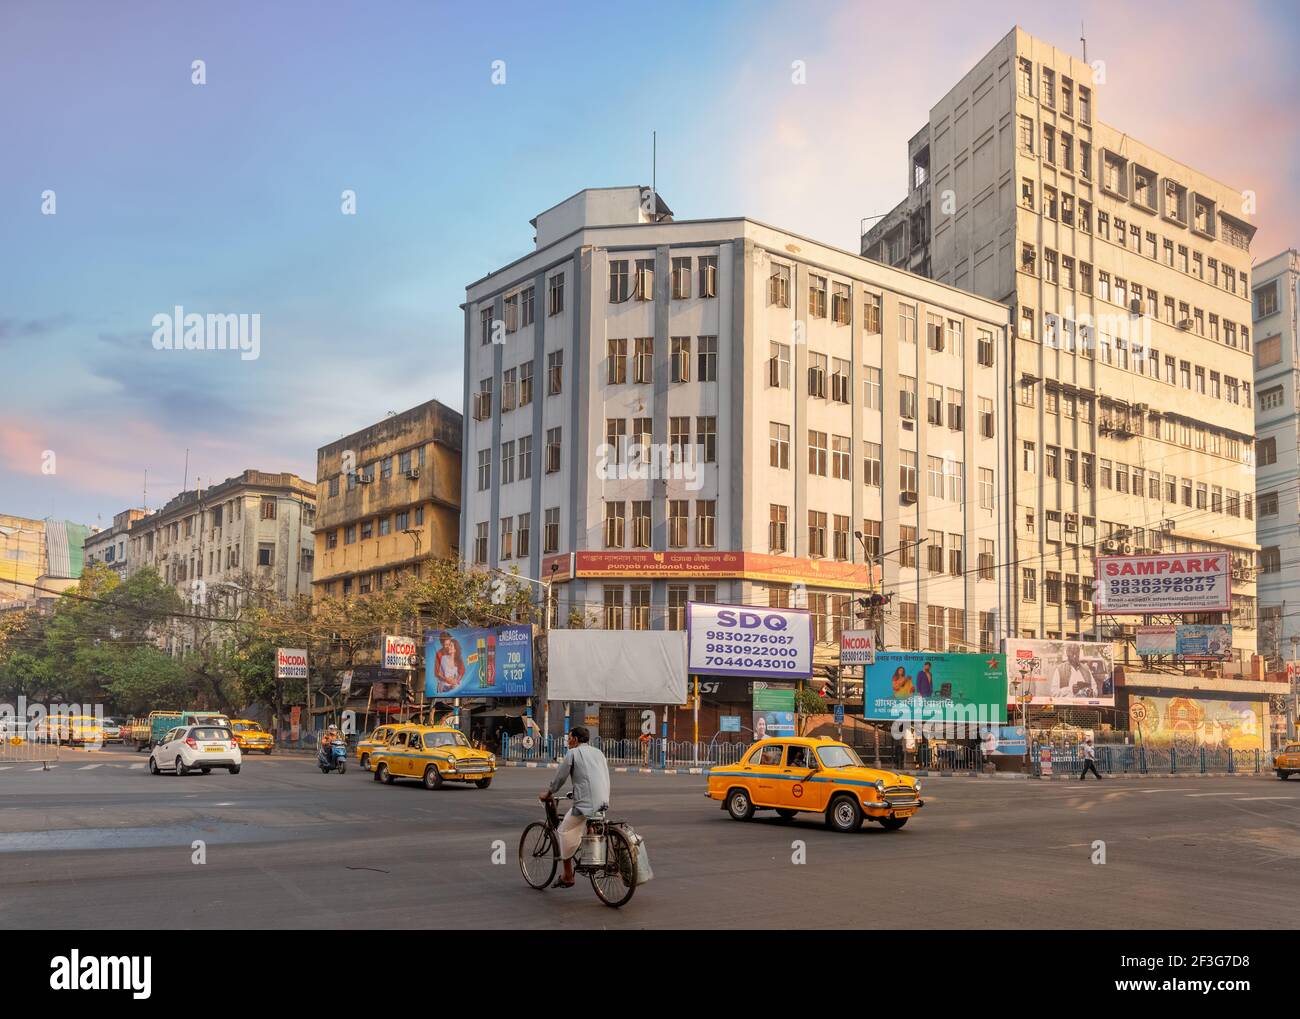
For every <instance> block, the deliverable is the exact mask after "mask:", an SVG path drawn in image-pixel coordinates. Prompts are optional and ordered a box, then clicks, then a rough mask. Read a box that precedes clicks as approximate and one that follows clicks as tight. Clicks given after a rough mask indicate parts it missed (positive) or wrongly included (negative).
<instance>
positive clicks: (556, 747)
mask: <svg viewBox="0 0 1300 1019" xmlns="http://www.w3.org/2000/svg"><path fill="white" fill-rule="evenodd" d="M526 744H531V745H526ZM591 745H592V746H593V747H596V748H597V749H598V750H600V751H601V753H603V754H604V755H605V759H606V760H607V761H609V763H610V764H611V765H613V766H614V767H627V768H707V767H713V766H718V765H722V766H726V765H730V764H735V763H736V762H737V761H738V760H740V758H741V757H742V756H744V753H745V751H746V750H748V749H749V747H750V744H748V743H722V742H713V743H705V742H698V743H696V742H692V741H691V740H666V739H664V738H663V737H661V736H654V737H650V738H648V739H604V738H602V737H600V736H593V737H592V739H591ZM566 750H567V746H566V743H565V738H564V737H563V736H553V735H552V736H546V737H536V736H534V737H523V736H502V737H501V749H500V754H499V756H500V757H501V759H502V760H505V761H518V762H521V763H538V764H548V763H550V762H552V761H557V760H559V759H561V758H562V757H563V756H564V754H565V751H566Z"/></svg>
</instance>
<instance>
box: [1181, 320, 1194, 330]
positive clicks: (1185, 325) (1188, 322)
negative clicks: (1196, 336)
mask: <svg viewBox="0 0 1300 1019" xmlns="http://www.w3.org/2000/svg"><path fill="white" fill-rule="evenodd" d="M1193 325H1195V323H1194V322H1193V321H1192V320H1191V319H1190V318H1184V319H1180V320H1179V322H1178V328H1179V329H1181V330H1183V331H1184V332H1186V331H1187V330H1188V329H1191V328H1192V326H1193Z"/></svg>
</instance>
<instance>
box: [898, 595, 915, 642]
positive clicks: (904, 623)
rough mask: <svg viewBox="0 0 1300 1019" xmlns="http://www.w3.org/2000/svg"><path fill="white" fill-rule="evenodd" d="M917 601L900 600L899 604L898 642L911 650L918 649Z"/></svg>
mask: <svg viewBox="0 0 1300 1019" xmlns="http://www.w3.org/2000/svg"><path fill="white" fill-rule="evenodd" d="M916 638H917V630H916V602H907V601H905V602H899V604H898V642H899V644H900V645H901V646H902V647H903V648H905V649H907V650H909V651H915V650H917V646H916Z"/></svg>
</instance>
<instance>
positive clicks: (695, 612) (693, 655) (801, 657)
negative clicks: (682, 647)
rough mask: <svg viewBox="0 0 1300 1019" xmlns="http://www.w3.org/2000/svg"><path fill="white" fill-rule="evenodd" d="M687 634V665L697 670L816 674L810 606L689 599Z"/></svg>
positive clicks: (771, 675)
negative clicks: (707, 601) (742, 603)
mask: <svg viewBox="0 0 1300 1019" xmlns="http://www.w3.org/2000/svg"><path fill="white" fill-rule="evenodd" d="M686 638H687V650H686V667H687V672H688V673H690V674H692V675H713V676H748V677H750V678H754V679H770V678H778V677H779V678H782V679H801V678H807V677H808V676H810V675H812V616H811V615H810V614H809V613H808V611H807V610H805V609H778V608H761V607H758V606H749V605H705V604H701V603H698V602H690V603H688V604H687V606H686Z"/></svg>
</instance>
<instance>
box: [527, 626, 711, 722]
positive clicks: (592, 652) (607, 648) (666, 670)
mask: <svg viewBox="0 0 1300 1019" xmlns="http://www.w3.org/2000/svg"><path fill="white" fill-rule="evenodd" d="M546 653H547V656H548V669H547V673H546V683H547V685H546V696H547V699H548V700H553V701H583V702H586V703H594V702H597V701H599V702H600V703H602V704H685V703H686V700H687V686H686V634H684V633H682V631H681V630H551V631H550V632H548V633H547V635H546Z"/></svg>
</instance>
